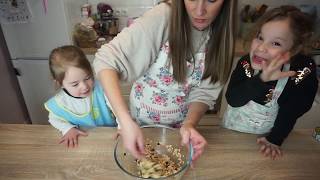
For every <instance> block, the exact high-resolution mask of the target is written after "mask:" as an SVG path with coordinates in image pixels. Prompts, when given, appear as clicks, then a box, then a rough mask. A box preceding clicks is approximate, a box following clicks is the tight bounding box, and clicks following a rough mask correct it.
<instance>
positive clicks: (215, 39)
mask: <svg viewBox="0 0 320 180" xmlns="http://www.w3.org/2000/svg"><path fill="white" fill-rule="evenodd" d="M169 4H170V5H171V8H172V12H171V22H170V30H169V44H170V57H171V59H172V66H173V77H174V79H175V80H176V81H178V82H184V80H185V78H186V72H187V62H186V61H187V59H188V57H193V54H192V52H193V51H192V44H191V43H192V42H191V26H192V25H191V23H190V20H189V17H188V14H187V11H186V8H185V5H184V1H183V0H172V1H171V2H169ZM236 10H237V0H224V2H223V5H222V8H221V10H220V13H219V15H218V16H217V17H216V19H215V20H214V21H213V23H212V24H211V25H210V28H211V36H210V39H209V41H208V44H207V51H206V60H205V70H204V74H203V77H202V79H207V78H211V82H212V83H215V82H218V81H219V82H220V83H222V84H224V83H226V81H227V80H228V77H229V73H230V71H231V67H232V63H233V52H234V42H235V21H236V18H235V15H236Z"/></svg>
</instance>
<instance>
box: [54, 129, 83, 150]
mask: <svg viewBox="0 0 320 180" xmlns="http://www.w3.org/2000/svg"><path fill="white" fill-rule="evenodd" d="M79 136H88V133H86V132H84V131H81V130H79V129H77V128H71V129H70V130H69V131H68V132H67V133H66V134H65V135H64V136H63V137H62V138H61V139H60V141H59V144H64V145H65V146H66V147H68V148H70V147H72V148H74V147H78V137H79Z"/></svg>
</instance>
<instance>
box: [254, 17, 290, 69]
mask: <svg viewBox="0 0 320 180" xmlns="http://www.w3.org/2000/svg"><path fill="white" fill-rule="evenodd" d="M292 47H293V34H292V32H291V30H290V27H289V21H288V20H287V19H284V20H274V21H270V22H267V23H265V24H264V25H263V26H262V27H261V30H260V32H259V33H258V35H257V37H255V38H254V39H253V41H252V44H251V49H250V59H251V66H252V68H253V69H256V70H261V69H262V62H263V61H265V62H267V61H270V60H272V59H274V58H276V57H277V56H278V55H284V54H285V53H286V52H289V51H290V50H291V48H292Z"/></svg>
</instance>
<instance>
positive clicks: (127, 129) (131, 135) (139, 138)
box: [119, 120, 145, 159]
mask: <svg viewBox="0 0 320 180" xmlns="http://www.w3.org/2000/svg"><path fill="white" fill-rule="evenodd" d="M126 122H127V124H126V125H125V126H124V125H122V126H121V130H120V131H119V132H120V135H121V137H122V141H123V144H124V147H125V148H126V149H127V150H128V151H129V152H130V153H131V154H132V156H134V157H135V158H137V159H141V158H142V157H143V156H144V155H145V151H144V140H143V134H142V131H141V129H140V127H139V126H138V125H137V123H135V122H134V121H133V120H130V121H126Z"/></svg>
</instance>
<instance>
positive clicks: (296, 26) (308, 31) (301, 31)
mask: <svg viewBox="0 0 320 180" xmlns="http://www.w3.org/2000/svg"><path fill="white" fill-rule="evenodd" d="M287 19H288V20H289V27H290V30H291V32H292V34H293V46H292V48H291V50H290V51H291V52H292V53H293V54H296V53H298V52H301V53H304V54H306V53H307V52H308V48H309V47H308V46H309V45H310V40H311V37H312V34H313V25H314V24H313V21H312V19H311V17H310V16H309V15H307V14H305V13H303V12H301V11H300V10H299V9H298V8H296V7H295V6H291V5H285V6H280V7H277V8H274V9H272V10H269V11H267V12H266V13H265V14H264V15H263V16H262V17H261V18H259V20H258V21H257V23H256V24H255V27H254V28H253V29H252V32H251V33H250V34H251V36H249V37H248V39H247V41H245V45H246V46H247V47H248V44H249V43H251V41H252V40H253V39H254V38H256V37H257V35H258V34H259V33H260V31H261V28H262V26H263V25H264V24H266V23H268V22H270V21H279V20H287Z"/></svg>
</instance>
